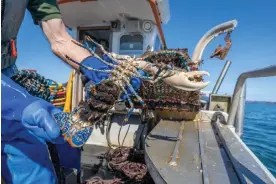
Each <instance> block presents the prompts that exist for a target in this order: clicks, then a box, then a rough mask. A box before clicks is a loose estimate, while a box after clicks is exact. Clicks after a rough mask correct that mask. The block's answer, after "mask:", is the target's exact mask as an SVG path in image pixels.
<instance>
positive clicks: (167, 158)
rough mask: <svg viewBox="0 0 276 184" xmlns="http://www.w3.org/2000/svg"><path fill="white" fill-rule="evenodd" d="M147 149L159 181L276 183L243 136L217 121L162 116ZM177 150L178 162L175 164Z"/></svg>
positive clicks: (227, 183) (197, 183) (217, 183)
mask: <svg viewBox="0 0 276 184" xmlns="http://www.w3.org/2000/svg"><path fill="white" fill-rule="evenodd" d="M182 124H184V129H183V132H182V136H180V138H181V139H180V140H179V139H178V138H179V132H180V130H181V126H182ZM177 142H179V147H177V146H176V145H177ZM145 149H146V162H147V165H148V167H149V170H150V173H151V175H152V177H153V179H154V180H155V182H156V183H158V184H159V183H174V184H178V183H179V184H180V183H181V184H183V183H191V184H193V183H194V184H203V183H204V184H213V183H216V184H221V183H223V184H230V183H234V184H235V183H258V184H259V183H260V184H262V183H276V182H275V180H274V181H273V179H275V178H274V177H273V176H272V177H271V176H270V173H268V172H267V170H266V169H265V168H263V167H262V164H260V163H259V162H258V160H257V159H256V158H255V157H254V155H252V154H251V153H250V151H248V149H247V147H246V146H245V145H244V144H243V143H242V142H241V141H240V139H239V138H238V137H237V136H236V135H235V134H234V133H233V132H232V131H231V130H230V129H229V128H227V127H226V126H221V125H220V124H217V123H215V122H213V123H211V122H210V121H209V122H206V121H205V122H201V121H167V120H161V121H160V122H159V124H158V125H156V127H155V128H154V129H153V130H152V131H151V132H150V134H149V135H148V137H147V139H146V147H145ZM175 151H178V152H177V153H178V154H177V157H176V158H177V159H176V161H177V162H176V163H177V165H175V166H173V165H172V164H171V163H172V162H171V160H172V159H173V157H174V155H175V154H174V153H175Z"/></svg>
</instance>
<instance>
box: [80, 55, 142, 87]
mask: <svg viewBox="0 0 276 184" xmlns="http://www.w3.org/2000/svg"><path fill="white" fill-rule="evenodd" d="M103 59H104V60H105V61H107V62H109V63H111V64H116V63H115V62H114V61H112V60H111V59H110V58H109V57H108V56H106V55H103ZM81 64H83V65H85V66H89V67H91V68H94V69H98V70H112V69H113V68H112V67H111V66H108V65H106V64H104V63H103V62H102V61H100V60H99V59H97V58H96V57H93V56H89V57H87V58H86V59H84V60H83V61H82V62H81ZM81 72H82V73H83V74H84V75H85V76H86V77H87V78H88V79H89V80H92V81H94V83H98V82H100V81H102V80H104V79H107V78H108V77H109V73H105V72H97V71H90V70H87V69H85V68H82V67H81ZM139 73H141V74H142V75H144V72H143V71H142V70H141V71H139ZM130 83H131V85H132V86H133V88H134V89H135V90H137V89H139V88H140V86H141V80H140V79H138V78H131V80H130Z"/></svg>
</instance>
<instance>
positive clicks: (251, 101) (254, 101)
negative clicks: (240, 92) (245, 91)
mask: <svg viewBox="0 0 276 184" xmlns="http://www.w3.org/2000/svg"><path fill="white" fill-rule="evenodd" d="M246 103H267V104H276V102H270V101H256V100H247V101H246Z"/></svg>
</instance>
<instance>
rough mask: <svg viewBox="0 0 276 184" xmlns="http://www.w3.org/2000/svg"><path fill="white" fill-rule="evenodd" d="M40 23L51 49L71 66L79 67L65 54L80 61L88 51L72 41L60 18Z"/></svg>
mask: <svg viewBox="0 0 276 184" xmlns="http://www.w3.org/2000/svg"><path fill="white" fill-rule="evenodd" d="M40 24H41V27H42V30H43V32H44V34H45V35H46V37H47V39H48V41H49V42H50V44H51V48H52V51H53V52H54V53H55V54H56V55H57V56H58V57H60V58H61V59H63V60H64V61H66V62H67V63H68V64H69V65H71V66H72V67H74V68H76V69H79V66H78V65H76V64H74V63H73V62H71V61H68V60H67V59H66V57H65V56H66V55H67V56H69V57H70V58H71V59H73V60H75V61H77V62H82V61H83V60H84V59H85V58H87V57H88V56H91V54H90V53H89V51H87V50H86V49H84V48H82V47H80V46H78V45H76V44H75V43H73V42H72V40H73V38H72V37H71V36H70V35H69V33H68V32H67V30H66V28H65V25H64V23H63V21H62V19H51V20H47V21H41V23H40Z"/></svg>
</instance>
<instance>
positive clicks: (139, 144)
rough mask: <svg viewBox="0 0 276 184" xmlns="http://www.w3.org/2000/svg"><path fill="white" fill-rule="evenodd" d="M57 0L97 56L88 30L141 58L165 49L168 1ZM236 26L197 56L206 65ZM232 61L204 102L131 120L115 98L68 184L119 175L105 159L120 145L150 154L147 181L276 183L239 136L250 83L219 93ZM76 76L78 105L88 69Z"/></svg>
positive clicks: (210, 35) (136, 114)
mask: <svg viewBox="0 0 276 184" xmlns="http://www.w3.org/2000/svg"><path fill="white" fill-rule="evenodd" d="M58 2H59V6H60V9H61V12H62V14H63V16H64V20H65V23H66V25H67V26H68V27H70V28H72V30H73V32H74V33H75V38H76V39H78V40H79V41H80V42H82V43H84V44H86V45H88V46H89V47H90V48H91V49H92V50H93V51H94V52H95V53H97V54H100V51H99V48H97V47H96V45H93V44H91V43H89V42H87V41H86V40H85V35H88V36H90V37H91V38H93V39H95V40H96V41H97V42H98V43H100V44H101V45H103V46H104V48H105V49H106V50H107V51H109V52H114V53H117V54H120V55H130V56H134V55H135V56H140V55H142V54H143V53H144V52H146V51H158V50H160V49H166V43H165V40H164V35H163V32H162V30H160V26H161V24H165V23H167V22H168V20H169V17H170V14H169V8H168V1H166V0H164V1H162V0H158V1H155V0H149V1H137V0H116V1H114V0H101V1H99V0H90V1H89V0H88V1H76V0H71V1H70V0H59V1H58ZM80 10H81V11H80ZM156 10H158V11H156ZM156 12H159V13H156ZM236 26H237V21H236V20H232V21H228V22H225V23H222V24H219V25H217V26H215V27H213V28H212V29H210V30H209V31H208V32H207V33H206V34H204V36H203V37H202V38H201V39H200V40H199V42H198V44H197V45H196V48H195V49H194V52H193V54H192V57H191V60H192V62H193V63H195V65H200V62H201V61H202V54H203V51H204V49H205V47H206V46H207V45H208V43H209V42H211V41H212V40H213V39H215V38H216V37H217V36H219V35H221V34H224V33H228V32H232V31H233V30H234V28H235V27H236ZM89 44H90V45H89ZM227 67H229V62H228V65H227V64H226V65H225V68H224V69H223V70H222V71H224V72H222V73H221V75H220V78H219V79H218V82H217V85H216V90H214V92H213V93H212V94H211V95H210V97H209V100H208V101H203V100H201V101H200V95H199V91H197V92H196V94H195V96H196V101H198V102H199V103H197V104H196V105H195V104H186V105H187V106H185V108H180V109H179V108H174V107H172V106H169V107H168V108H161V109H158V108H156V109H150V110H146V111H145V110H143V109H141V108H135V109H134V111H133V113H132V115H131V116H130V118H129V121H128V123H127V124H123V123H122V122H123V121H122V119H123V117H124V116H125V114H127V110H128V108H127V107H126V106H124V104H122V103H117V104H115V107H114V108H112V109H111V110H110V111H109V112H108V118H107V119H106V120H105V122H104V123H102V124H101V125H97V126H95V128H94V130H93V133H92V135H91V136H90V138H89V140H88V141H87V143H86V144H85V145H84V146H83V148H82V154H81V165H82V168H81V172H80V173H76V172H73V171H72V170H65V178H66V179H65V180H66V183H67V184H70V183H82V182H84V181H85V180H87V179H88V178H91V177H95V176H99V177H101V178H104V179H113V178H114V177H115V175H117V173H114V172H112V171H110V169H109V167H108V163H107V161H106V159H105V157H106V154H107V152H108V151H109V150H112V149H115V148H118V147H129V148H132V149H134V150H139V151H141V152H142V153H143V155H144V160H145V164H146V166H147V171H148V173H149V175H150V179H148V180H146V181H144V182H143V183H156V184H162V183H169V184H177V183H179V184H180V183H181V184H182V183H191V184H192V183H194V184H203V183H204V184H209V183H210V184H211V183H216V184H221V183H225V184H228V183H231V184H232V183H233V184H236V183H237V184H239V183H254V184H262V183H263V184H272V183H276V180H275V178H274V177H273V175H272V174H271V173H270V172H269V171H268V169H267V168H266V167H265V166H264V165H263V164H262V163H261V161H260V160H259V159H258V158H257V157H256V156H255V155H254V153H253V152H252V151H251V150H250V149H249V148H248V147H247V146H246V145H245V144H244V142H243V141H242V140H241V138H240V135H241V134H242V130H243V115H244V114H243V113H244V106H243V104H244V102H245V101H244V100H245V95H244V94H245V93H244V92H243V90H242V89H244V87H243V86H244V85H240V84H243V83H242V82H241V83H238V84H237V85H238V87H237V89H236V90H235V92H234V94H233V96H232V95H231V96H226V95H220V94H218V93H217V91H218V89H219V86H220V84H221V83H222V81H223V78H224V76H225V75H226V72H227ZM267 70H269V71H271V70H274V72H275V70H276V69H275V67H274V68H272V69H267V68H266V69H263V70H258V71H256V73H257V74H260V73H262V72H263V73H266V74H263V73H262V74H263V75H262V76H269V75H268V73H269V72H268V71H267ZM250 74H251V73H250ZM269 74H271V73H269ZM249 76H250V75H247V77H249ZM252 76H253V74H252ZM258 76H260V75H258ZM244 81H245V80H244ZM244 81H243V82H244ZM71 82H72V84H73V89H72V98H71V100H72V109H74V108H75V107H76V106H77V105H78V103H79V102H80V101H81V100H82V99H84V92H83V90H84V86H83V84H82V80H81V74H80V73H78V72H77V71H73V78H72V81H71ZM242 87H243V88H242ZM189 94H190V93H187V95H189ZM237 114H239V115H237ZM129 183H132V182H129Z"/></svg>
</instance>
